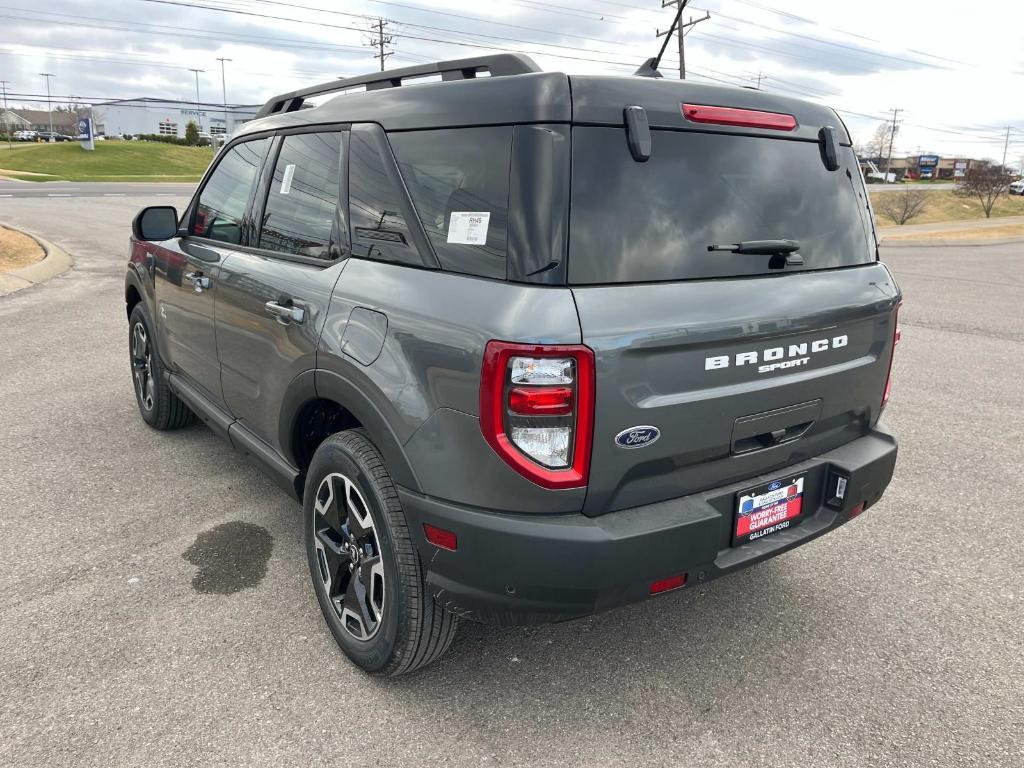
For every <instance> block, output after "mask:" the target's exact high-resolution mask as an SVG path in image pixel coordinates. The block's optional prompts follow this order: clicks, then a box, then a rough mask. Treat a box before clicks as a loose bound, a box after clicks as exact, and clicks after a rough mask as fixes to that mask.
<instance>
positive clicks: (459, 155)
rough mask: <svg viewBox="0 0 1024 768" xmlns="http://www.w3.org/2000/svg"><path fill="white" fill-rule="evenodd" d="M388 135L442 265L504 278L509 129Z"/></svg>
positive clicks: (455, 130)
mask: <svg viewBox="0 0 1024 768" xmlns="http://www.w3.org/2000/svg"><path fill="white" fill-rule="evenodd" d="M388 138H389V140H390V141H391V147H392V149H394V151H395V159H396V160H397V161H398V167H399V169H400V170H401V172H402V177H403V178H404V179H405V184H406V186H407V187H408V189H409V195H410V196H411V197H412V202H413V205H415V206H416V211H417V213H418V214H419V218H420V221H421V222H423V227H424V229H426V231H427V236H428V237H429V238H430V242H431V244H432V245H433V246H434V251H435V253H436V254H437V258H438V261H440V263H441V267H442V268H443V269H446V270H451V271H453V272H462V273H464V274H470V275H480V276H481V277H494V278H504V277H505V254H506V250H507V240H508V188H509V166H510V163H511V157H512V129H511V128H509V127H498V128H456V129H444V130H437V131H412V132H409V133H392V134H390V135H389V137H388Z"/></svg>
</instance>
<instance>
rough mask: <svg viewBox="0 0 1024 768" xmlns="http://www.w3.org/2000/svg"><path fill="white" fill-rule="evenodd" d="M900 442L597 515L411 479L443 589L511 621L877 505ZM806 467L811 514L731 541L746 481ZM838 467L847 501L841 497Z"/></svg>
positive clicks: (459, 606) (464, 610)
mask: <svg viewBox="0 0 1024 768" xmlns="http://www.w3.org/2000/svg"><path fill="white" fill-rule="evenodd" d="M896 452H897V446H896V440H895V438H894V437H893V436H892V435H891V434H889V433H888V432H885V431H883V430H882V429H880V428H876V429H875V430H872V431H871V432H870V433H869V434H867V435H865V436H864V437H862V438H859V439H857V440H854V441H853V442H851V443H848V444H846V445H844V446H841V447H840V448H837V449H835V450H833V451H829V452H828V453H825V454H822V455H821V456H818V457H816V458H814V459H812V460H809V461H805V462H801V463H799V464H794V465H792V466H788V467H780V468H779V469H778V470H777V471H775V472H772V473H771V474H768V475H763V476H760V477H754V478H749V479H747V480H745V481H743V482H742V483H738V484H734V485H729V486H723V487H721V488H715V489H713V490H710V491H706V492H704V493H699V494H693V495H691V496H684V497H681V498H678V499H672V500H669V501H663V502H659V503H657V504H650V505H646V506H643V507H636V508H634V509H627V510H622V511H619V512H612V513H609V514H606V515H603V516H600V517H596V518H590V517H586V516H584V515H582V514H573V515H552V516H541V515H503V514H494V513H490V512H485V511H481V510H477V509H467V508H462V507H459V506H456V505H453V504H450V503H447V502H442V501H438V500H436V499H431V498H427V497H424V496H420V495H418V494H415V493H412V492H411V491H408V490H405V489H399V496H400V498H401V501H402V505H403V507H404V508H405V512H406V516H407V518H408V520H409V524H410V529H411V532H412V535H413V538H414V540H415V541H416V543H417V546H418V548H419V551H420V555H421V559H422V561H423V563H424V565H425V568H426V571H427V572H426V579H427V585H428V589H430V591H431V592H432V594H433V595H434V597H435V599H436V600H438V602H440V603H441V604H442V605H444V606H445V607H446V608H448V609H449V610H451V611H452V612H454V613H456V614H458V615H460V616H463V617H464V618H468V619H474V620H478V621H484V622H487V623H491V624H499V625H518V624H542V623H548V622H553V621H562V620H565V619H571V618H575V617H578V616H585V615H588V614H591V613H595V612H597V611H602V610H606V609H608V608H613V607H616V606H620V605H625V604H627V603H632V602H637V601H640V600H644V599H646V598H647V597H649V594H650V586H651V584H652V583H653V582H655V581H658V580H660V579H665V578H667V577H671V576H677V575H679V574H683V573H685V574H687V585H688V586H692V585H694V584H697V583H703V582H707V581H710V580H711V579H714V578H717V577H719V576H723V575H725V574H727V573H731V572H733V571H737V570H740V569H742V568H745V567H747V566H749V565H753V564H754V563H757V562H760V561H761V560H765V559H767V558H769V557H774V556H775V555H778V554H781V553H782V552H785V551H787V550H789V549H792V548H793V547H796V546H799V545H800V544H803V543H805V542H807V541H810V540H811V539H814V538H817V537H818V536H820V535H822V534H823V533H826V532H827V531H830V530H832V529H833V528H837V527H839V526H840V525H842V524H843V523H845V522H847V521H848V520H849V519H850V511H851V510H852V509H854V508H855V507H856V506H857V505H859V504H862V503H863V504H864V505H865V509H866V508H868V507H870V506H871V505H872V504H874V503H875V502H876V501H878V499H879V498H880V497H881V495H882V491H884V490H885V488H886V486H887V485H888V484H889V481H890V480H891V479H892V474H893V469H894V468H895V465H896ZM797 472H805V473H806V474H807V480H806V482H805V502H804V503H805V506H806V508H807V513H806V515H805V516H804V518H803V519H802V520H801V521H800V523H799V524H797V525H794V526H793V527H792V528H789V529H786V530H783V531H781V532H779V533H775V534H772V535H771V536H766V537H764V538H762V539H759V540H757V541H754V542H751V543H749V544H744V545H742V546H739V547H732V546H731V545H730V542H731V535H732V525H733V513H734V512H733V510H734V506H735V497H736V493H737V492H738V491H742V490H745V489H748V488H750V487H752V486H755V485H759V484H761V483H764V482H769V481H771V480H774V479H775V478H777V477H781V476H783V475H786V474H795V473H797ZM838 476H842V477H845V478H846V479H847V491H846V493H845V498H844V499H843V500H842V501H839V500H836V499H830V498H829V497H830V496H832V491H833V490H834V487H835V479H836V478H837V477H838ZM424 523H430V524H432V525H435V526H438V527H440V528H443V529H445V530H450V531H454V532H455V533H456V534H457V535H458V550H457V551H456V552H449V551H447V550H442V549H438V548H437V547H435V546H433V545H431V544H430V543H428V542H427V541H426V538H425V537H424V534H423V524H424Z"/></svg>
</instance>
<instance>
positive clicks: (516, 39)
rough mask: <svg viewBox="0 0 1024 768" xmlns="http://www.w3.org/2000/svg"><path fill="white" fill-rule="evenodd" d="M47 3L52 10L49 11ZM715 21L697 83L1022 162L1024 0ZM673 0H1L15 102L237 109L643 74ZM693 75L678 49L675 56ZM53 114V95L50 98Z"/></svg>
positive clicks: (912, 141)
mask: <svg viewBox="0 0 1024 768" xmlns="http://www.w3.org/2000/svg"><path fill="white" fill-rule="evenodd" d="M42 9H45V10H42ZM705 12H710V13H711V18H710V20H708V21H704V22H702V23H700V24H698V25H695V26H694V27H693V28H692V29H691V31H690V33H689V34H688V36H687V38H686V51H687V53H686V60H687V65H688V73H689V77H690V78H691V79H693V80H694V81H698V82H701V81H703V82H710V81H717V82H726V83H731V84H737V85H739V84H744V85H752V84H754V83H755V82H756V80H757V77H758V74H759V73H760V74H761V76H762V80H761V87H762V88H764V89H766V90H771V91H776V92H779V93H785V94H787V95H797V96H802V97H805V98H810V99H813V100H816V101H822V102H825V103H827V104H830V105H831V106H834V107H836V108H837V109H839V110H840V111H841V112H842V114H843V117H844V119H845V120H846V121H847V124H848V125H849V127H850V129H851V130H852V131H853V132H854V135H855V136H856V137H857V139H858V140H859V141H867V140H868V139H869V138H870V136H871V134H873V133H874V131H875V129H876V128H877V126H878V125H879V124H880V123H881V122H882V121H883V120H884V119H885V115H886V114H887V113H889V114H891V110H892V109H893V108H894V107H898V108H900V109H901V110H902V111H901V112H900V115H899V119H900V127H899V134H898V137H897V141H896V149H897V152H903V153H907V154H911V153H914V154H917V153H920V152H936V153H940V154H945V155H953V154H956V155H966V156H975V157H993V158H997V159H998V158H1000V157H1001V156H1002V153H1003V139H1004V137H1005V132H1006V126H1007V125H1010V126H1013V127H1014V130H1012V131H1011V134H1010V139H1011V141H1010V148H1009V154H1008V162H1009V161H1011V160H1012V161H1013V162H1024V4H1022V3H1013V2H1009V0H975V2H973V3H970V4H968V5H965V4H963V3H955V4H954V3H952V2H947V1H946V0H934V1H932V2H924V0H917V1H908V0H903V2H897V1H896V0H861V2H858V3H831V2H829V3H823V2H820V0H691V5H690V6H689V7H688V9H687V18H689V16H691V15H692V16H694V17H700V16H703V15H704V14H705ZM671 16H672V12H671V9H664V10H663V9H662V8H661V0H633V2H629V1H628V0H556V2H543V1H542V0H501V1H500V2H493V1H492V2H485V1H482V0H401V1H400V2H384V1H383V0H346V1H345V2H336V1H333V2H332V0H282V1H281V2H277V1H273V0H48V2H46V3H38V2H36V3H33V2H29V0H0V79H2V80H7V81H9V85H8V86H7V89H8V91H9V92H10V93H12V94H14V95H11V96H9V97H8V101H9V102H10V103H11V104H19V105H25V106H38V102H37V103H31V102H32V100H38V99H39V94H45V91H46V88H45V81H44V80H43V78H41V77H39V75H38V73H40V72H51V73H53V74H54V75H56V77H55V78H54V79H53V81H52V91H53V94H54V95H55V96H56V97H57V100H59V101H65V102H66V101H68V100H69V97H71V96H77V97H79V99H80V100H81V101H84V102H88V101H98V100H103V99H113V98H129V97H137V96H158V97H172V98H180V99H187V100H194V99H195V81H194V76H193V74H192V73H191V72H189V71H188V70H189V68H198V69H203V70H205V72H204V73H203V74H202V75H200V82H199V87H200V98H201V100H202V101H211V102H218V103H219V101H220V98H221V79H220V62H218V61H217V58H218V57H225V58H229V59H231V61H230V62H227V64H226V73H227V92H228V93H227V96H228V101H229V102H233V103H252V104H256V103H262V102H263V101H265V100H266V99H267V98H268V97H269V96H271V95H273V94H274V93H278V92H282V91H286V90H291V89H294V88H298V87H301V86H303V85H305V84H310V83H313V82H317V81H322V80H327V79H332V78H334V77H336V76H339V75H353V74H359V73H363V72H366V71H372V70H374V69H376V68H378V63H377V61H376V60H375V59H374V58H373V52H374V51H373V49H371V48H370V47H368V46H367V42H368V41H369V40H370V38H371V34H370V32H368V31H367V30H368V29H369V27H370V25H371V23H373V22H374V20H376V19H378V18H383V19H385V20H388V24H387V32H388V34H390V35H392V36H393V40H392V43H391V45H390V46H389V48H390V49H391V50H393V51H394V54H393V55H392V56H391V57H389V58H388V61H387V63H388V65H389V66H406V65H410V64H416V63H421V62H425V61H433V60H438V59H450V58H458V57H461V56H468V55H472V54H474V53H487V52H493V51H496V50H519V51H523V52H527V53H529V54H531V55H532V56H533V57H534V58H535V59H536V60H537V62H538V63H539V64H540V65H541V66H542V67H544V68H545V69H551V70H562V71H565V72H570V73H582V72H589V73H598V72H600V73H609V74H628V73H629V72H631V71H632V70H634V69H635V68H636V67H637V66H638V65H639V64H640V63H641V62H642V61H643V60H644V59H645V58H647V57H649V56H652V55H653V54H654V53H655V52H656V45H657V42H656V40H655V31H656V29H658V28H659V27H660V28H661V29H665V28H666V27H667V26H668V24H669V23H670V21H671ZM662 71H663V72H665V73H666V76H672V74H671V73H673V72H675V74H676V76H677V75H678V55H677V54H676V53H675V44H674V43H673V44H672V45H670V51H669V54H668V55H667V57H666V60H665V62H664V63H663V66H662ZM43 104H44V108H45V97H44V98H43Z"/></svg>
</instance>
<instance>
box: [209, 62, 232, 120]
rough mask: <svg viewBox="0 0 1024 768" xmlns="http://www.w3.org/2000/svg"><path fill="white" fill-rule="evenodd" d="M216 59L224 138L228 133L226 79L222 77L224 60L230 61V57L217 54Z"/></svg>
mask: <svg viewBox="0 0 1024 768" xmlns="http://www.w3.org/2000/svg"><path fill="white" fill-rule="evenodd" d="M217 61H219V62H220V92H221V96H222V97H223V103H224V138H225V139H226V138H227V135H228V85H227V83H228V81H227V80H226V79H225V77H224V62H225V61H232V59H224V58H221V57H220V56H218V57H217ZM210 133H211V134H212V133H213V131H212V130H211V131H210Z"/></svg>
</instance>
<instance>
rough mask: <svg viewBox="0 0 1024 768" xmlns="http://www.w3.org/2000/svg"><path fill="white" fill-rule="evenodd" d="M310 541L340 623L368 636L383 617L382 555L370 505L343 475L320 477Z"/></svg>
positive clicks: (360, 636)
mask: <svg viewBox="0 0 1024 768" xmlns="http://www.w3.org/2000/svg"><path fill="white" fill-rule="evenodd" d="M313 542H314V545H315V547H316V559H317V565H318V572H319V574H320V580H321V582H322V584H323V587H324V590H325V592H326V595H327V599H328V600H329V601H330V603H331V606H332V607H333V608H334V612H335V614H336V615H337V616H338V619H339V620H340V621H341V625H342V626H343V627H344V628H345V631H346V632H348V633H349V634H350V635H351V636H352V637H353V638H355V639H356V640H362V641H366V640H370V639H371V638H372V637H373V636H374V635H376V634H377V630H378V629H380V625H381V621H382V619H383V617H384V598H385V592H386V585H385V581H384V561H383V559H382V556H381V548H380V540H379V539H378V537H377V529H376V526H375V525H374V522H373V516H372V515H371V513H370V508H369V506H367V504H366V500H365V499H364V498H363V494H362V493H361V492H360V491H359V489H358V488H357V487H356V485H355V483H353V482H352V481H351V480H350V479H349V478H347V477H345V476H344V475H342V474H339V473H332V474H330V475H328V476H327V477H325V478H324V479H323V481H322V482H321V483H320V487H319V488H318V489H317V492H316V499H315V501H314V502H313Z"/></svg>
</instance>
